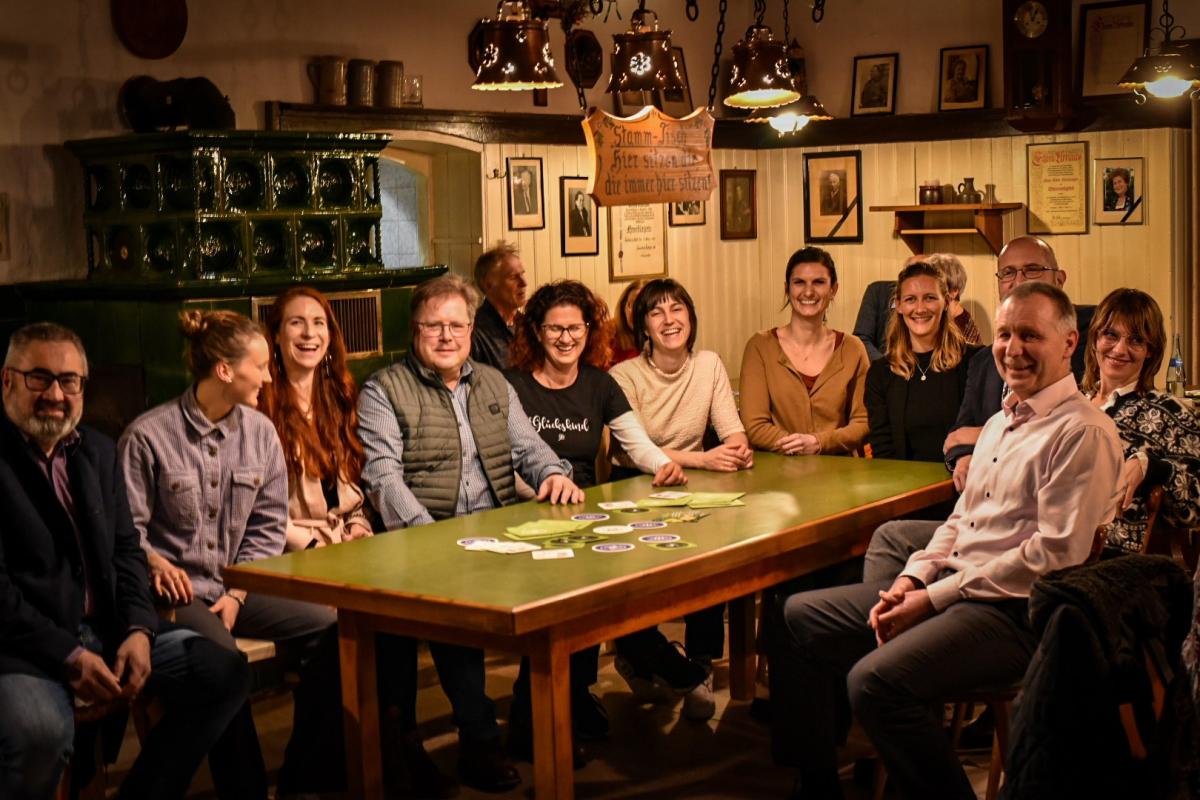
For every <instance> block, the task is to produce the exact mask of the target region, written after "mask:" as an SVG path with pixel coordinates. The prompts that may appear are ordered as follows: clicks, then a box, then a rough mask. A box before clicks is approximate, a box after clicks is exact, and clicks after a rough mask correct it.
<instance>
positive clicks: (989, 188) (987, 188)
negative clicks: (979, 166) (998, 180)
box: [983, 183, 1000, 203]
mask: <svg viewBox="0 0 1200 800" xmlns="http://www.w3.org/2000/svg"><path fill="white" fill-rule="evenodd" d="M983 202H985V203H999V202H1000V201H999V200H997V199H996V184H994V183H985V184H984V185H983Z"/></svg>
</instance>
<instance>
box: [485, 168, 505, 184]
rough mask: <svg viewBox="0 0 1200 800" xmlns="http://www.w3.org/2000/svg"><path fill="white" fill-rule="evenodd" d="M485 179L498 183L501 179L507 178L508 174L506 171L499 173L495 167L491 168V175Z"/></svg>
mask: <svg viewBox="0 0 1200 800" xmlns="http://www.w3.org/2000/svg"><path fill="white" fill-rule="evenodd" d="M487 177H488V178H489V179H491V180H494V181H498V180H500V179H501V178H507V177H508V172H507V171H505V172H501V171H500V170H499V169H497V168H496V167H492V174H491V175H488V176H487Z"/></svg>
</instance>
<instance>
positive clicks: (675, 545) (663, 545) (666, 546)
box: [650, 541, 696, 550]
mask: <svg viewBox="0 0 1200 800" xmlns="http://www.w3.org/2000/svg"><path fill="white" fill-rule="evenodd" d="M650 546H651V547H653V548H654V549H655V550H687V549H689V548H692V547H695V546H696V545H695V543H694V542H684V541H676V542H654V543H653V544H651V545H650Z"/></svg>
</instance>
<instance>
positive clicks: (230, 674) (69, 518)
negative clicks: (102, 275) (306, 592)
mask: <svg viewBox="0 0 1200 800" xmlns="http://www.w3.org/2000/svg"><path fill="white" fill-rule="evenodd" d="M86 382H87V356H86V355H85V353H84V349H83V343H82V342H81V341H80V340H79V337H78V336H76V335H75V334H74V333H73V332H72V331H70V330H68V329H66V328H64V327H62V326H60V325H55V324H53V323H49V322H40V323H35V324H32V325H26V326H25V327H23V328H21V329H20V330H18V331H17V332H16V333H14V334H13V335H12V338H11V339H10V340H9V346H8V354H7V356H6V357H5V360H4V369H3V393H4V417H3V419H0V518H3V519H4V524H3V525H0V709H3V712H2V713H0V797H5V798H49V797H51V796H52V795H53V794H54V790H55V787H56V786H57V785H58V782H59V780H60V777H61V775H62V771H63V767H64V765H65V764H66V762H67V760H68V759H69V757H70V755H71V752H72V749H73V748H74V749H76V750H78V751H79V752H81V753H87V752H90V749H89V748H88V746H87V745H86V744H85V743H84V742H83V741H82V740H81V741H79V742H78V743H75V744H73V742H74V741H75V739H76V736H75V730H74V710H75V706H76V705H81V704H92V703H109V702H115V701H121V700H126V701H128V700H132V699H133V698H135V697H136V696H137V695H138V694H139V693H141V692H142V690H143V689H146V690H148V691H151V692H153V693H154V694H155V696H156V697H157V698H159V699H160V700H161V701H162V704H163V708H164V710H165V712H166V713H165V715H164V717H163V718H162V720H161V721H160V722H159V723H158V724H157V725H155V726H154V728H152V729H151V730H150V732H149V735H148V737H147V738H146V740H145V741H144V742H143V744H142V751H141V754H140V755H139V756H138V759H137V761H136V762H134V765H133V768H132V769H131V770H130V772H129V775H128V777H127V778H126V779H125V783H124V785H123V786H122V787H121V797H146V798H157V797H182V796H183V795H184V793H185V792H186V791H187V788H188V784H189V783H190V782H191V777H192V774H193V773H194V772H195V771H196V768H197V767H198V766H199V765H200V761H201V760H202V759H203V758H204V756H205V754H206V753H207V752H208V750H209V748H210V747H211V746H212V744H213V743H214V742H215V741H216V740H217V739H218V737H219V736H220V735H221V733H222V731H224V730H225V727H226V726H227V725H228V724H229V721H230V720H231V719H232V718H233V716H234V714H235V713H236V712H237V710H238V709H239V708H240V707H241V706H242V704H243V703H244V702H245V700H246V696H247V693H248V691H249V673H248V668H247V666H246V663H245V661H244V659H243V658H242V657H241V656H240V655H239V654H238V653H237V652H231V651H227V650H225V649H223V648H221V647H219V646H218V645H216V644H215V643H213V642H210V641H209V640H207V639H205V638H204V637H202V636H199V635H198V634H196V633H194V632H192V631H189V630H185V629H181V628H175V627H174V626H170V625H167V624H166V623H160V622H159V618H158V614H157V613H156V612H155V610H154V604H153V602H152V601H151V599H150V578H149V576H148V571H147V567H146V557H145V555H144V554H143V553H142V548H141V543H140V542H139V539H138V533H137V531H136V529H135V528H134V526H133V521H132V519H131V517H130V514H129V507H128V505H127V503H126V500H125V480H124V478H123V477H122V475H121V470H120V467H119V463H118V461H117V454H116V447H115V445H114V444H113V442H112V440H111V439H109V438H107V437H106V436H104V435H103V434H100V433H98V432H96V431H94V430H91V429H90V428H87V427H82V428H81V427H79V420H80V417H81V416H82V415H83V390H84V386H85V384H86ZM93 734H94V731H93ZM78 766H79V765H77V767H78ZM82 771H83V772H86V769H85V770H82Z"/></svg>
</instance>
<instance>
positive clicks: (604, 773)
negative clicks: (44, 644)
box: [109, 624, 988, 800]
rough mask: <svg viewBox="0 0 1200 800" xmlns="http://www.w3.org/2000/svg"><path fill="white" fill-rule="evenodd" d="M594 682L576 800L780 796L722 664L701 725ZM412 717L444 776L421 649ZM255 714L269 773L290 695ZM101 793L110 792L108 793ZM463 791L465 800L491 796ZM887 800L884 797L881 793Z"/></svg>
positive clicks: (777, 777) (512, 663)
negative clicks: (598, 737) (598, 732)
mask: <svg viewBox="0 0 1200 800" xmlns="http://www.w3.org/2000/svg"><path fill="white" fill-rule="evenodd" d="M663 630H664V632H665V633H666V634H667V635H668V636H673V637H676V638H680V639H682V635H683V630H682V625H678V624H673V625H665V626H663ZM600 667H601V668H600V680H599V682H598V683H597V684H596V686H595V687H594V691H595V692H596V693H597V694H598V695H599V696H600V697H601V699H602V700H603V702H604V705H605V707H606V708H607V709H608V711H609V715H610V717H611V721H612V735H611V736H610V737H609V739H608V741H605V742H598V743H589V744H588V745H587V747H588V753H589V755H591V756H592V760H591V761H590V762H589V763H588V765H587V766H585V767H584V768H582V769H580V770H578V771H577V772H576V773H575V779H576V796H577V797H578V798H581V800H587V799H588V798H625V799H629V800H633V799H638V800H651V799H652V798H653V800H663V798H677V799H679V800H768V799H769V798H784V797H787V795H788V792H789V791H790V789H791V785H792V771H791V770H789V769H784V768H780V767H776V766H774V765H772V764H771V758H770V734H769V731H768V730H767V727H766V726H765V725H764V724H762V723H760V722H758V721H757V720H755V719H753V718H752V717H751V716H750V704H749V703H742V702H730V700H729V691H728V683H727V682H726V680H725V677H726V675H725V671H724V664H723V663H721V662H718V665H717V676H716V677H717V692H716V695H717V713H716V716H715V717H714V718H713V719H712V720H710V721H709V722H707V723H695V722H691V721H689V720H686V719H682V718H681V717H680V714H679V712H680V707H681V706H680V704H679V703H676V704H674V705H673V706H665V705H656V706H640V705H638V704H636V703H634V701H633V697H632V695H631V694H630V693H629V688H628V686H626V684H625V681H624V680H622V679H621V677H620V676H619V675H618V674H617V672H616V670H615V669H614V668H613V662H612V656H611V655H605V656H602V657H601V662H600ZM420 670H421V671H420V686H421V689H420V693H419V696H418V715H419V719H421V720H422V723H421V732H422V734H423V735H424V736H425V742H426V748H427V749H428V750H429V752H430V754H431V755H432V756H433V759H434V761H436V762H437V764H438V765H439V766H440V767H441V768H442V770H443V771H444V772H446V773H448V774H453V770H454V764H455V758H456V757H457V752H458V737H457V735H456V733H455V730H454V726H453V723H452V721H451V718H450V709H449V704H448V703H447V701H446V698H445V695H444V694H442V691H441V687H440V686H439V685H438V683H437V673H436V671H435V670H434V668H433V663H432V661H430V659H429V654H428V652H427V651H425V650H422V654H421V664H420ZM516 673H517V662H516V660H515V659H513V658H510V657H508V656H504V655H500V654H495V655H492V656H491V657H490V658H489V661H488V693H489V694H490V695H491V696H492V697H493V698H494V699H495V700H496V704H497V713H498V716H499V717H500V719H501V721H502V723H503V721H504V720H505V719H506V718H507V712H508V702H509V698H510V697H511V694H512V682H513V679H514V678H515V677H516ZM254 712H255V713H254V716H255V719H256V720H257V722H258V730H259V736H260V737H261V739H262V742H263V755H264V757H265V758H266V761H267V766H268V769H271V770H274V769H277V768H278V766H279V764H280V762H281V761H282V757H283V748H284V745H285V743H286V741H287V736H288V732H289V730H290V726H291V714H292V710H291V698H290V696H289V695H288V694H286V693H279V694H273V695H268V696H267V697H265V698H264V699H261V700H259V701H258V702H256V703H255V707H254ZM136 750H137V743H136V740H135V739H133V737H132V734H130V735H129V736H128V737H127V739H126V743H125V746H124V747H123V748H122V752H121V758H120V759H119V760H118V762H117V764H116V766H115V767H114V768H113V770H112V772H110V784H111V785H112V786H116V785H117V784H118V783H119V781H120V778H121V777H122V775H123V774H124V771H125V770H126V769H127V768H128V766H129V764H130V762H131V761H132V759H133V756H134V754H135V753H136ZM868 752H869V747H868V746H867V745H866V743H865V742H864V741H863V740H862V739H861V738H860V737H855V736H852V738H851V742H850V743H849V745H848V746H847V747H846V749H845V750H844V751H843V758H844V759H845V761H846V765H847V766H846V768H845V769H844V770H843V776H844V777H843V786H844V791H845V793H846V797H847V800H856V799H857V798H861V799H862V800H867V798H869V797H870V796H871V793H870V790H869V788H868V787H866V786H860V785H856V784H855V783H854V780H853V777H852V772H853V770H852V768H851V766H850V765H851V764H853V761H854V759H855V758H856V757H858V756H861V755H865V754H866V753H868ZM987 757H988V754H987V753H985V752H983V751H980V752H978V753H971V754H967V767H968V774H969V775H970V776H971V779H972V782H973V784H974V785H975V788H976V792H977V794H978V795H979V797H983V789H984V786H985V785H986V783H987V769H986V767H987ZM518 766H519V768H520V771H521V775H522V777H523V778H524V783H523V784H522V785H521V786H520V787H518V788H517V789H515V790H514V791H512V792H510V793H508V794H507V795H503V796H505V797H512V798H532V797H533V788H532V784H533V769H532V766H531V765H530V764H520V765H518ZM109 794H110V795H113V794H115V791H113V790H110V792H109ZM188 796H189V797H191V798H203V799H204V800H209V798H215V797H216V795H215V794H214V793H213V792H212V790H211V783H210V781H209V778H208V773H207V768H202V769H201V772H200V773H199V774H198V775H197V776H196V780H195V782H194V783H193V785H192V790H191V792H190V793H189V795H188ZM497 796H498V795H489V794H484V793H481V792H475V791H472V790H470V789H467V788H465V787H464V788H463V790H462V792H461V793H460V794H459V797H460V798H463V799H464V800H477V799H478V800H482V798H494V797H497ZM888 796H889V797H890V796H893V795H891V794H890V793H889V795H888Z"/></svg>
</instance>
